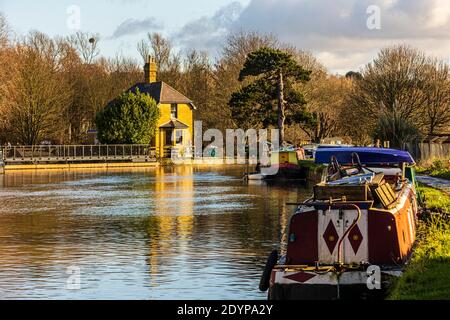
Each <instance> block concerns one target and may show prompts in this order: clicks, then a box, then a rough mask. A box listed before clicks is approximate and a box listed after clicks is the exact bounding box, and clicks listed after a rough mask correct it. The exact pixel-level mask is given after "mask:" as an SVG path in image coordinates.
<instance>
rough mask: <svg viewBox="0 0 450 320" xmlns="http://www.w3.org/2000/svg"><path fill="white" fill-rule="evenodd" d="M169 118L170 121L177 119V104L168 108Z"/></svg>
mask: <svg viewBox="0 0 450 320" xmlns="http://www.w3.org/2000/svg"><path fill="white" fill-rule="evenodd" d="M170 116H171V118H172V119H177V118H178V104H176V103H172V104H171V106H170Z"/></svg>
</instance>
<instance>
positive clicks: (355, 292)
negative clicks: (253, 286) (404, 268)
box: [269, 270, 401, 300]
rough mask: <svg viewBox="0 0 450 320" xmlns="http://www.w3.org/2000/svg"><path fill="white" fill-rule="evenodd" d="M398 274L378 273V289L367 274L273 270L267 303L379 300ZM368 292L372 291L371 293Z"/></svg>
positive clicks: (364, 272) (399, 272) (359, 272)
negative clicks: (275, 301) (356, 299)
mask: <svg viewBox="0 0 450 320" xmlns="http://www.w3.org/2000/svg"><path fill="white" fill-rule="evenodd" d="M400 275H401V271H400V270H396V271H388V272H381V274H380V280H379V281H380V287H379V288H378V287H377V286H375V285H374V283H373V281H372V278H370V274H368V273H367V271H347V272H344V273H342V274H339V273H334V272H328V273H324V274H323V273H315V272H302V271H300V272H299V271H291V272H285V271H283V270H274V271H273V274H272V278H273V283H271V286H270V289H269V299H270V300H336V299H355V298H359V299H361V298H366V299H371V298H373V299H380V298H383V297H384V296H385V294H386V291H387V290H388V288H389V284H390V283H391V282H392V279H393V278H395V277H398V276H400ZM371 288H372V289H371Z"/></svg>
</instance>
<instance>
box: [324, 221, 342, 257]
mask: <svg viewBox="0 0 450 320" xmlns="http://www.w3.org/2000/svg"><path fill="white" fill-rule="evenodd" d="M323 239H324V240H325V243H326V244H327V247H328V250H330V253H331V254H333V251H334V249H335V248H336V245H337V243H338V240H339V235H338V233H337V231H336V228H335V227H334V224H333V221H332V220H330V223H329V224H328V227H327V228H326V230H325V232H324V234H323Z"/></svg>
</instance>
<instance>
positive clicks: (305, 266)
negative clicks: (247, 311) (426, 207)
mask: <svg viewBox="0 0 450 320" xmlns="http://www.w3.org/2000/svg"><path fill="white" fill-rule="evenodd" d="M316 163H318V164H328V169H327V170H328V171H327V175H326V179H325V180H324V181H322V182H321V183H319V184H317V185H316V186H315V187H314V195H313V197H312V198H311V199H309V200H307V201H305V202H303V203H300V204H297V205H298V207H297V210H296V213H295V214H294V215H293V217H292V219H291V221H290V226H289V234H288V237H287V238H288V243H287V249H286V252H285V255H283V256H282V257H281V258H278V253H277V252H276V251H274V252H272V254H271V256H270V257H269V259H268V262H267V265H266V268H265V270H264V273H263V276H262V278H261V283H260V289H261V290H263V291H266V290H267V289H268V290H269V299H316V300H317V299H320V300H321V299H343V298H346V297H372V296H382V295H383V293H384V292H385V290H386V289H387V287H388V285H389V283H390V280H392V279H391V278H392V277H398V276H400V275H401V273H402V269H403V267H404V266H405V264H406V263H407V262H408V259H409V257H410V255H411V252H412V249H413V245H414V242H415V240H416V221H417V215H418V203H417V195H416V188H415V175H414V169H413V166H414V160H413V159H412V157H411V155H410V154H409V153H408V152H405V151H399V150H392V149H379V148H339V149H321V150H320V149H319V150H318V151H317V153H316Z"/></svg>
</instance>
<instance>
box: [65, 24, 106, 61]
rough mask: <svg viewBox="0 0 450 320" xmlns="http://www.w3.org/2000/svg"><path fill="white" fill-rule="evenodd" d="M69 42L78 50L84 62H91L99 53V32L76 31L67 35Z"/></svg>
mask: <svg viewBox="0 0 450 320" xmlns="http://www.w3.org/2000/svg"><path fill="white" fill-rule="evenodd" d="M68 41H69V43H71V45H72V46H73V47H74V48H75V49H76V50H77V51H78V53H79V54H80V55H81V57H82V58H83V61H84V63H87V64H91V63H92V62H93V61H94V59H95V58H97V57H98V55H99V54H100V49H99V47H98V43H99V41H100V35H99V34H91V33H87V32H82V31H78V32H77V33H75V34H72V35H70V36H69V37H68Z"/></svg>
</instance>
